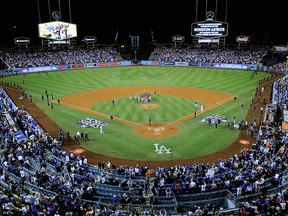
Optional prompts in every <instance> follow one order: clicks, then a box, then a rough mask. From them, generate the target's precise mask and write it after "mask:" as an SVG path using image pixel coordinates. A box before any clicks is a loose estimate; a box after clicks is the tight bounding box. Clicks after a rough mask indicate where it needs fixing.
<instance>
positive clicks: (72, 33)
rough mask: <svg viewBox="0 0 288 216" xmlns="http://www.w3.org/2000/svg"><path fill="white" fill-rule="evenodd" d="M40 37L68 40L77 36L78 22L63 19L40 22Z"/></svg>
mask: <svg viewBox="0 0 288 216" xmlns="http://www.w3.org/2000/svg"><path fill="white" fill-rule="evenodd" d="M38 33H39V37H41V38H45V39H50V40H66V39H69V38H74V37H77V26H76V24H72V23H66V22H61V21H54V22H47V23H40V24H38Z"/></svg>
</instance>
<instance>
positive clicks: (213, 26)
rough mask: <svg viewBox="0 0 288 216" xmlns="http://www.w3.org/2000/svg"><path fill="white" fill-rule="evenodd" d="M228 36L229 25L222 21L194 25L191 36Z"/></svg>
mask: <svg viewBox="0 0 288 216" xmlns="http://www.w3.org/2000/svg"><path fill="white" fill-rule="evenodd" d="M227 35H228V23H226V22H220V21H214V20H209V21H202V22H196V23H192V26H191V36H193V37H198V38H220V37H225V36H227Z"/></svg>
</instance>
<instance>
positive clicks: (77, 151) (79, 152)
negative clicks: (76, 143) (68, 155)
mask: <svg viewBox="0 0 288 216" xmlns="http://www.w3.org/2000/svg"><path fill="white" fill-rule="evenodd" d="M84 151H85V149H82V148H79V149H74V150H73V154H82V153H83V152H84Z"/></svg>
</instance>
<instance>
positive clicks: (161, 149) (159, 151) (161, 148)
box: [153, 143, 172, 154]
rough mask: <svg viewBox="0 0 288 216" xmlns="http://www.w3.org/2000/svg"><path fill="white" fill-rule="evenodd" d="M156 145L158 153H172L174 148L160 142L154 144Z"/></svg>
mask: <svg viewBox="0 0 288 216" xmlns="http://www.w3.org/2000/svg"><path fill="white" fill-rule="evenodd" d="M153 145H154V146H155V152H156V153H157V154H164V153H165V154H171V152H172V150H171V149H167V148H166V147H165V146H162V145H161V146H160V147H159V144H158V143H155V144H153Z"/></svg>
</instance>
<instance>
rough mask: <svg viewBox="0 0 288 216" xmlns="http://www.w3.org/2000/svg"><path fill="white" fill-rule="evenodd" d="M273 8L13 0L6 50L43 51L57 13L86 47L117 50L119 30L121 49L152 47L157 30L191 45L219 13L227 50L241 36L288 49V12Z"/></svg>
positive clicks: (234, 2) (162, 39)
mask: <svg viewBox="0 0 288 216" xmlns="http://www.w3.org/2000/svg"><path fill="white" fill-rule="evenodd" d="M37 2H39V10H38V4H37ZM59 2H60V4H59ZM197 2H198V4H196V3H197ZM251 2H252V3H251ZM267 2H268V1H263V0H198V1H197V0H191V1H189V2H188V1H182V0H178V1H175V2H173V1H172V2H171V3H170V2H161V1H155V0H154V1H151V0H146V1H132V2H130V1H129V2H127V1H115V2H114V1H107V0H106V1H105V0H104V1H103V0H102V1H101V2H99V1H95V0H94V1H92V0H82V1H81V0H70V1H69V0H27V1H19V0H10V1H5V6H4V5H2V6H1V12H0V18H1V19H0V20H1V23H0V47H11V46H15V45H14V44H13V43H14V42H13V38H15V37H29V38H30V39H31V45H30V46H32V45H41V40H40V39H39V37H38V29H37V24H38V23H39V22H49V21H54V19H53V18H51V16H50V14H51V13H52V12H53V11H60V12H61V14H62V19H61V21H63V22H70V21H72V23H74V24H77V30H78V37H77V38H76V40H77V44H81V43H83V42H82V39H83V37H85V36H96V37H97V43H100V44H112V43H114V39H115V35H116V32H117V30H118V36H119V37H118V39H119V43H124V44H125V43H130V37H129V35H137V36H139V37H140V43H141V44H142V43H148V42H149V41H151V30H152V31H153V36H154V39H155V40H156V42H158V43H173V42H172V36H175V35H183V36H185V42H186V43H192V36H191V24H192V23H194V22H196V21H204V20H205V19H206V18H205V14H206V11H213V12H214V13H215V16H216V17H215V18H214V19H215V20H218V21H226V22H227V23H228V26H229V28H228V36H227V37H226V44H230V43H232V44H235V43H236V42H235V38H236V36H239V35H247V36H250V37H251V43H253V44H268V45H280V44H281V45H282V44H287V42H288V27H287V20H288V19H287V17H286V16H287V13H286V11H287V9H286V8H285V6H284V5H282V3H283V2H282V3H281V2H278V1H275V3H274V2H270V4H268V3H267ZM48 3H50V7H48V5H49V4H48ZM69 3H70V4H69ZM2 4H4V3H2ZM59 5H60V7H59ZM216 6H217V7H216ZM226 6H227V7H226ZM226 8H227V10H226ZM49 9H50V13H49ZM196 9H198V10H196ZM196 11H197V14H196ZM50 18H51V19H50Z"/></svg>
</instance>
